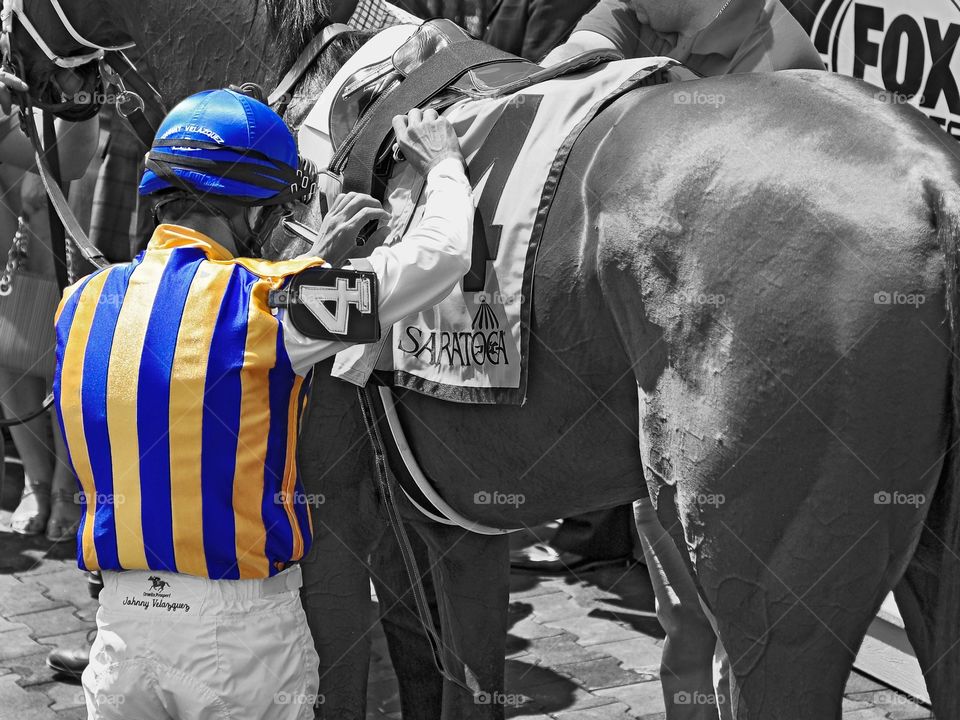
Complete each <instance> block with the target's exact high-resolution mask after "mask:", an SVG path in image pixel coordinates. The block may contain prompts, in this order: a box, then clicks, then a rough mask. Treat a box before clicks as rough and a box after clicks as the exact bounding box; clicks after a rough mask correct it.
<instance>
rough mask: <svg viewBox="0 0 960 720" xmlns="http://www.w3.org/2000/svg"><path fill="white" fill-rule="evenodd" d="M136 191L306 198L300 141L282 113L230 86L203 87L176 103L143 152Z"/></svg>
mask: <svg viewBox="0 0 960 720" xmlns="http://www.w3.org/2000/svg"><path fill="white" fill-rule="evenodd" d="M146 166H147V169H146V171H145V172H144V173H143V178H142V179H141V180H140V194H141V195H152V194H154V193H157V192H161V191H163V190H170V189H177V190H183V191H186V192H189V193H191V194H193V195H200V196H209V195H212V196H219V197H222V198H224V199H228V200H231V201H233V202H236V203H240V204H243V205H280V204H283V203H287V202H291V201H293V200H301V201H306V198H305V195H306V192H305V191H306V190H307V187H306V186H308V185H309V184H310V183H309V181H303V175H302V174H301V173H300V172H299V167H300V166H299V162H298V157H297V144H296V142H295V141H294V139H293V135H292V134H291V133H290V130H289V129H288V128H287V126H286V124H284V122H283V119H282V118H281V117H280V116H279V115H277V114H276V113H275V112H274V111H273V110H271V109H270V108H269V107H267V106H266V105H265V104H264V103H262V102H260V101H259V100H256V99H254V98H252V97H249V96H247V95H243V94H241V93H238V92H234V91H233V90H206V91H204V92H201V93H197V94H196V95H191V96H190V97H188V98H187V99H186V100H184V101H183V102H181V103H180V104H178V105H177V106H176V107H175V108H173V110H171V111H170V113H169V114H168V115H167V117H166V118H165V119H164V121H163V123H162V124H161V125H160V129H159V130H158V131H157V136H156V138H155V139H154V141H153V147H152V148H151V149H150V152H149V153H148V154H147V161H146Z"/></svg>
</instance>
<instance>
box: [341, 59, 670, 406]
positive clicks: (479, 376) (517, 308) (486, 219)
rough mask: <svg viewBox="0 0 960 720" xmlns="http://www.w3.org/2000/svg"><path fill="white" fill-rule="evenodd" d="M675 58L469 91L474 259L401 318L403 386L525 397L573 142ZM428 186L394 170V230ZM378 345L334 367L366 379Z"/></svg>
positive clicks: (479, 399)
mask: <svg viewBox="0 0 960 720" xmlns="http://www.w3.org/2000/svg"><path fill="white" fill-rule="evenodd" d="M674 64H675V62H674V61H672V60H670V59H669V58H645V59H638V60H625V61H620V62H613V63H609V64H607V65H605V66H603V67H601V68H599V69H595V70H592V71H589V72H586V73H583V74H580V75H571V76H566V77H563V78H559V79H556V80H550V81H548V82H544V83H540V84H538V85H534V86H531V87H529V88H527V89H525V90H522V91H520V92H518V93H515V94H513V95H510V96H508V97H505V98H497V99H489V100H464V101H460V102H459V103H457V104H455V105H453V106H452V107H451V108H450V109H448V110H447V111H446V112H445V116H446V117H447V118H448V119H449V120H450V121H451V122H452V123H453V124H454V126H455V127H456V129H457V134H458V136H459V137H460V141H461V145H462V147H463V151H464V156H465V157H466V159H467V163H468V165H469V175H470V178H471V182H472V183H473V184H474V199H475V202H476V203H477V210H478V212H477V216H476V222H475V230H474V251H473V266H472V268H471V270H470V272H469V273H468V275H467V276H466V277H465V278H464V281H463V283H461V285H460V286H458V287H457V288H455V289H454V290H453V292H452V293H451V294H450V295H449V296H448V297H447V298H446V299H445V300H444V301H443V302H442V303H441V304H440V305H438V306H436V307H434V308H431V309H429V310H426V311H424V312H421V313H419V314H417V315H412V316H409V317H407V318H404V319H403V320H402V321H401V322H399V323H397V324H396V325H395V326H394V328H393V340H392V343H391V346H392V351H391V352H392V370H393V380H394V384H395V385H398V386H401V387H405V388H409V389H411V390H415V391H417V392H421V393H424V394H427V395H431V396H433V397H437V398H440V399H443V400H448V401H454V402H464V403H482V404H512V405H521V404H523V401H524V399H525V396H526V385H527V349H528V346H529V328H530V315H531V300H532V289H533V270H534V265H535V262H536V255H537V249H538V247H539V244H540V242H541V235H542V233H543V228H544V225H545V223H546V217H547V213H548V212H549V209H550V206H551V204H552V201H553V196H554V192H555V190H556V187H557V184H558V182H559V178H560V175H561V174H562V172H563V168H564V166H565V164H566V159H567V157H568V156H569V152H570V150H571V149H572V147H573V143H574V142H575V141H576V139H577V138H578V137H579V135H580V133H581V132H582V130H583V129H584V128H585V127H586V125H587V124H588V123H589V121H590V120H592V119H593V117H595V115H596V114H597V113H598V112H599V111H600V109H602V108H603V107H605V106H606V105H607V104H608V103H609V102H610V101H612V100H613V99H615V98H616V97H619V96H620V95H622V94H623V93H624V92H626V91H628V90H630V89H633V88H635V87H637V86H638V85H639V84H640V83H641V82H642V81H643V80H644V79H645V78H647V77H649V76H650V75H651V74H652V73H653V72H655V71H657V70H659V69H661V68H664V67H669V66H672V65H674ZM422 188H423V180H422V178H418V177H417V176H416V173H415V172H414V171H413V170H412V169H411V168H409V166H406V165H400V166H399V167H398V168H397V170H396V171H395V172H394V175H393V177H392V178H391V180H390V183H389V185H388V190H387V193H388V195H387V209H388V210H389V211H390V213H391V215H392V217H393V220H392V222H391V225H392V227H394V229H395V231H396V232H395V233H394V238H397V237H401V236H402V235H403V233H404V231H405V230H406V231H408V230H410V229H412V228H415V227H416V225H417V223H418V222H419V220H420V218H421V216H422V214H423V197H422ZM394 241H396V240H394ZM544 242H549V238H546V239H544ZM370 354H371V351H370V350H354V351H351V352H348V353H345V354H343V355H342V357H340V358H339V359H338V363H337V365H336V367H335V372H334V374H335V375H338V376H339V377H343V378H344V379H351V380H353V381H357V379H358V373H357V369H358V367H365V366H366V365H365V361H364V358H365V360H366V364H368V363H369V360H370ZM385 354H386V352H384V353H383V354H381V356H380V364H379V365H378V369H382V367H383V361H384V359H385V357H384V355H385Z"/></svg>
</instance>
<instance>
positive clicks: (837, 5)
mask: <svg viewBox="0 0 960 720" xmlns="http://www.w3.org/2000/svg"><path fill="white" fill-rule="evenodd" d="M811 34H812V36H813V40H814V44H815V45H816V46H817V50H819V51H820V54H821V55H822V56H823V59H824V61H825V62H826V63H827V67H828V68H829V69H830V70H832V71H834V72H838V73H843V74H844V75H852V76H853V77H856V78H860V79H861V80H866V81H867V82H869V83H872V84H874V85H876V86H877V87H880V88H883V89H884V90H886V91H887V92H888V93H890V95H889V97H890V98H892V99H893V100H894V101H900V100H901V99H903V101H909V102H910V104H912V105H915V106H917V107H919V108H920V109H921V110H922V111H923V112H925V113H926V114H927V115H928V116H930V118H932V119H933V120H935V121H936V122H938V123H939V124H940V125H942V126H943V128H944V129H945V130H946V131H947V132H949V133H950V134H951V135H953V136H954V137H957V138H960V87H958V83H957V78H958V77H960V58H958V57H957V42H958V40H960V4H958V3H957V2H955V0H827V1H826V2H825V3H824V4H823V6H822V7H821V8H820V11H819V12H818V13H817V18H816V21H815V22H814V25H813V30H812V33H811Z"/></svg>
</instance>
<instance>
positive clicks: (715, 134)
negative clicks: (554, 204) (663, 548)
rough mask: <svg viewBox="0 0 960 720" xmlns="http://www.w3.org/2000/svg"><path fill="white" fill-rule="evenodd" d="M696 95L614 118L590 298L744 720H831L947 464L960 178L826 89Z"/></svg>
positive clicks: (912, 131) (924, 139) (740, 87)
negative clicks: (634, 405) (951, 233)
mask: <svg viewBox="0 0 960 720" xmlns="http://www.w3.org/2000/svg"><path fill="white" fill-rule="evenodd" d="M698 89H699V92H700V93H701V96H702V97H704V98H711V97H712V98H714V99H715V100H716V102H711V103H704V104H700V105H678V104H677V103H676V101H675V97H674V92H675V91H674V89H671V88H670V87H664V88H658V89H657V90H655V91H653V92H652V93H650V94H649V95H648V97H647V98H646V99H645V100H642V101H641V102H640V103H638V104H635V105H634V106H633V107H630V106H631V104H633V103H634V100H633V99H627V100H624V101H623V102H622V103H621V106H622V107H621V108H620V110H621V111H622V115H623V120H622V121H621V122H620V123H619V125H618V126H617V127H615V128H614V129H613V131H612V132H611V134H610V136H609V137H608V138H607V139H606V141H605V143H604V147H603V149H602V150H601V152H600V153H599V154H598V158H597V164H598V166H603V167H612V166H614V165H615V164H616V158H617V157H618V156H619V155H621V154H622V153H624V152H626V150H625V149H626V148H627V147H630V146H631V144H632V145H633V147H635V148H637V149H636V150H635V151H634V156H635V158H636V159H635V161H634V163H633V168H632V169H630V170H629V171H628V172H627V175H626V176H625V177H623V178H614V177H612V176H610V177H609V178H608V180H609V182H607V183H603V182H602V181H601V182H599V185H598V187H597V190H598V194H599V197H600V198H601V199H600V201H599V203H598V206H597V208H596V210H595V214H596V220H595V223H596V224H597V225H598V226H599V227H600V241H599V255H600V265H601V268H600V275H601V278H602V285H603V292H604V297H605V298H606V302H607V305H608V307H610V310H611V312H612V313H613V315H614V317H615V318H616V322H617V326H618V329H619V334H620V337H621V338H622V341H623V343H624V344H625V345H626V346H627V347H628V348H629V349H630V351H631V358H632V360H633V361H635V362H636V367H637V369H638V373H637V381H638V383H639V384H640V385H641V388H642V391H643V392H642V397H641V400H640V413H641V427H642V440H641V447H642V455H643V462H644V469H645V471H646V474H647V478H648V480H649V481H650V482H651V495H652V496H653V497H655V498H659V499H660V500H662V501H663V502H660V503H659V504H660V505H661V507H659V508H658V510H659V512H660V515H661V519H664V520H665V521H666V519H667V518H669V517H675V516H676V515H675V514H679V518H680V520H681V522H682V529H683V533H684V536H685V541H686V542H685V544H686V548H684V549H685V550H688V551H689V557H690V559H691V562H692V566H693V567H694V568H695V570H696V574H697V578H698V582H699V584H700V587H701V590H702V592H703V594H704V596H705V599H706V601H707V602H708V604H709V605H710V607H711V609H712V610H713V611H714V613H715V614H716V616H717V619H718V623H719V630H720V635H721V639H722V640H723V641H724V644H725V646H726V649H727V651H728V652H729V654H730V658H731V663H732V667H733V672H734V675H735V678H736V681H735V683H734V689H733V697H734V701H735V706H736V707H739V710H738V713H737V716H738V717H739V718H753V717H758V718H760V717H762V718H775V717H785V718H786V717H789V718H800V717H811V718H813V717H820V718H823V717H833V716H834V715H833V714H834V712H837V713H838V712H839V707H840V696H841V695H842V689H843V681H844V680H845V678H846V673H847V672H849V668H850V664H851V663H852V660H853V657H854V655H855V654H856V649H857V647H858V646H859V643H860V640H861V639H862V637H863V634H864V632H865V631H866V627H867V625H868V623H869V622H870V620H871V619H872V617H873V615H874V614H875V612H876V610H877V609H878V606H879V604H880V602H881V601H882V600H883V598H884V596H885V595H886V593H887V592H889V590H890V589H891V587H892V585H893V584H894V583H895V582H896V581H897V579H898V578H899V577H900V575H901V574H902V573H903V571H904V569H905V568H906V566H907V564H908V562H909V560H910V558H911V556H912V553H913V550H914V547H915V545H916V542H917V539H918V537H919V534H920V530H921V523H922V520H923V517H924V516H925V514H926V506H925V505H924V504H923V503H922V500H923V499H924V498H925V499H926V500H932V498H933V493H934V489H935V487H936V484H937V482H938V480H939V479H940V473H941V469H942V465H943V457H944V453H945V451H946V448H947V443H946V438H947V437H948V428H949V418H948V416H947V415H946V409H947V402H948V395H949V393H948V388H949V385H948V379H949V376H950V373H949V359H950V358H949V344H950V341H949V332H948V328H947V326H946V311H945V302H944V285H943V283H944V277H943V272H944V270H943V268H944V262H943V253H942V251H941V249H940V247H939V246H938V237H937V232H938V227H937V206H938V203H939V199H940V198H939V195H940V193H941V191H943V192H950V193H953V192H955V191H954V188H955V180H954V179H953V178H954V177H956V175H955V173H956V170H957V164H956V161H955V159H954V158H951V157H949V155H948V153H947V152H946V151H944V152H940V149H941V148H942V147H945V146H943V145H942V144H941V143H935V142H932V139H931V137H932V136H931V133H939V132H940V131H939V130H937V129H936V128H934V127H933V126H932V125H931V124H928V123H926V121H924V120H922V119H920V118H919V115H918V114H916V113H914V112H913V111H912V110H907V109H903V108H893V107H892V106H890V105H885V104H883V103H880V102H877V100H876V98H875V96H872V95H871V94H870V91H869V90H868V89H866V88H865V87H864V86H862V85H859V84H855V83H854V82H853V81H850V80H846V79H843V78H839V77H837V76H830V75H827V74H823V73H778V74H775V75H752V76H736V77H727V78H720V79H715V80H708V81H703V82H700V83H698ZM811 89H813V91H814V93H813V97H811V93H810V90H811ZM774 100H776V101H775V102H774ZM814 100H816V101H817V102H813V101H814ZM631 110H635V111H634V112H631ZM839 118H844V120H845V122H844V124H838V120H839ZM786 138H789V139H790V142H789V143H787V142H785V139H786ZM933 139H942V138H940V137H939V136H938V137H934V138H933ZM942 140H943V141H944V142H945V139H942ZM645 157H651V158H652V157H656V158H661V159H663V158H671V161H670V162H669V163H666V162H665V161H661V162H657V163H653V162H648V161H645ZM620 165H621V166H623V167H625V168H627V167H629V163H628V162H624V161H622V160H621V161H620ZM600 180H601V179H600V178H598V181H600ZM905 187H907V188H910V189H909V190H907V191H905ZM653 345H658V346H659V349H658V350H657V351H656V352H654V350H652V346H653ZM651 356H653V357H654V361H653V362H648V361H646V360H645V358H651ZM656 358H663V359H664V360H665V361H663V362H657V361H656ZM807 666H809V667H807ZM799 708H808V709H807V710H802V709H799ZM826 708H829V710H826V714H825V709H826ZM818 713H819V714H818ZM836 717H839V715H836Z"/></svg>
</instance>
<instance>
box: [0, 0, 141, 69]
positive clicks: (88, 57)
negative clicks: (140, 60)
mask: <svg viewBox="0 0 960 720" xmlns="http://www.w3.org/2000/svg"><path fill="white" fill-rule="evenodd" d="M49 2H50V5H51V6H53V9H54V11H55V12H56V13H57V17H59V18H60V23H61V24H62V25H63V27H64V29H65V30H66V31H67V32H68V33H69V34H70V37H72V38H73V39H74V40H75V41H76V42H77V43H78V44H80V45H82V46H83V47H87V48H90V49H91V50H92V52H88V53H84V54H83V55H70V56H63V55H58V54H57V53H56V52H54V50H53V49H52V48H51V47H50V45H49V44H48V43H47V42H46V40H44V39H43V36H42V35H41V34H40V32H39V31H38V30H37V28H36V27H35V26H34V24H33V23H32V22H30V18H29V17H27V13H26V11H25V10H24V9H23V0H3V11H2V13H0V22H2V31H3V36H4V37H5V38H7V43H8V47H9V43H10V40H11V39H12V36H13V26H14V21H15V20H16V21H18V22H19V23H20V24H21V25H22V26H23V29H24V30H26V31H27V32H28V33H29V34H30V37H32V38H33V41H34V42H35V43H36V44H37V47H39V48H40V50H41V51H42V52H43V54H44V55H46V56H47V59H48V60H49V61H50V62H52V63H53V64H54V65H56V66H57V67H61V68H75V67H79V66H81V65H86V64H87V63H90V62H95V61H100V60H102V59H103V57H104V54H105V53H107V52H119V51H120V50H129V49H130V48H132V47H133V46H134V44H135V43H133V42H129V43H125V44H123V45H115V46H113V47H110V46H106V45H99V44H97V43H95V42H91V41H90V40H88V39H87V38H85V37H84V36H83V35H81V34H80V32H79V31H78V30H77V29H76V28H75V27H74V26H73V23H72V22H70V18H68V17H67V14H66V13H65V12H64V10H63V6H62V5H61V4H60V0H49Z"/></svg>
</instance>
